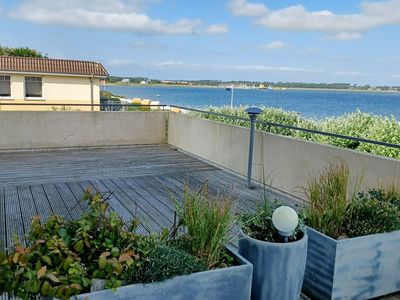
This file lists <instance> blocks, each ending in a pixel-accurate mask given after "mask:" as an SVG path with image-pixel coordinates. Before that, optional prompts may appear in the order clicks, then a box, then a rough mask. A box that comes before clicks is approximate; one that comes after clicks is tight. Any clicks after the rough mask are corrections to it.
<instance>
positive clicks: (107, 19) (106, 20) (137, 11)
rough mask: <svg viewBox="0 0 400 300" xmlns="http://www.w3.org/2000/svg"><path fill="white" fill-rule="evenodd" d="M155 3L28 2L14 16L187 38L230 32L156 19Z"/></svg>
mask: <svg viewBox="0 0 400 300" xmlns="http://www.w3.org/2000/svg"><path fill="white" fill-rule="evenodd" d="M152 2H158V0H150V1H145V0H130V1H128V0H115V1H108V0H91V1H81V0H57V1H54V0H31V1H28V0H24V1H22V3H21V4H20V5H18V7H17V8H16V9H15V10H14V11H12V12H11V13H10V16H11V17H13V18H16V19H22V20H26V21H30V22H34V23H39V24H55V25H64V26H75V27H83V28H89V29H99V30H113V31H125V32H132V33H138V34H172V35H178V34H182V35H183V34H199V33H204V34H208V33H212V34H216V33H225V32H226V30H225V31H224V30H223V29H224V28H223V27H222V26H221V25H211V26H209V27H208V28H206V29H202V28H201V25H202V23H203V22H202V20H199V19H184V18H183V19H180V20H177V21H175V22H166V21H163V20H157V19H152V18H151V17H149V16H148V15H147V14H146V13H145V11H146V6H147V5H148V4H149V3H152ZM213 26H214V27H213ZM225 29H227V28H225ZM218 30H219V32H218ZM210 31H213V32H210Z"/></svg>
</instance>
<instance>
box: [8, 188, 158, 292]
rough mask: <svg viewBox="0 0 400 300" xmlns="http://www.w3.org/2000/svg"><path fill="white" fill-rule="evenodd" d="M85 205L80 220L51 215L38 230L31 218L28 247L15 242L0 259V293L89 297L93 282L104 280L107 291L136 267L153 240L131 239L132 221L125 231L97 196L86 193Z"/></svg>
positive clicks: (122, 280) (36, 223) (104, 200)
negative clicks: (83, 293)
mask: <svg viewBox="0 0 400 300" xmlns="http://www.w3.org/2000/svg"><path fill="white" fill-rule="evenodd" d="M84 200H85V201H87V202H88V206H89V210H88V212H86V213H85V214H84V215H83V216H82V217H81V218H80V219H79V220H76V221H69V222H66V221H65V220H64V219H63V218H61V217H59V216H56V215H54V216H52V217H51V218H50V219H49V220H48V221H47V222H46V223H44V224H41V222H40V219H39V218H34V219H33V222H32V225H31V229H30V232H29V234H28V242H29V245H28V246H27V247H24V246H22V245H21V244H19V242H16V243H15V247H14V249H13V250H12V251H11V253H10V254H9V255H8V256H6V255H5V254H1V255H0V258H1V261H0V269H1V271H2V272H1V276H0V288H1V289H0V293H2V292H7V293H9V294H10V295H15V296H18V297H20V298H23V299H36V295H42V296H55V297H58V298H62V299H67V298H69V297H70V296H72V295H76V294H78V293H80V292H85V291H89V289H90V285H91V279H92V278H100V279H105V280H106V288H116V287H119V286H120V285H122V283H123V282H124V281H125V280H126V271H127V270H128V269H131V268H139V267H140V266H141V264H142V263H143V260H142V256H144V255H145V254H146V253H147V251H149V250H148V249H147V248H146V247H143V245H147V244H148V242H147V240H148V239H152V237H145V236H138V235H136V234H135V232H134V230H135V228H136V226H137V224H138V223H137V222H136V221H133V222H132V224H131V226H130V228H129V229H128V228H126V226H125V224H124V223H123V222H122V220H121V219H120V217H119V216H118V215H117V214H116V213H114V212H110V211H109V209H108V202H107V198H104V197H103V196H102V195H101V194H99V193H96V194H92V193H91V192H90V191H87V192H85V194H84Z"/></svg>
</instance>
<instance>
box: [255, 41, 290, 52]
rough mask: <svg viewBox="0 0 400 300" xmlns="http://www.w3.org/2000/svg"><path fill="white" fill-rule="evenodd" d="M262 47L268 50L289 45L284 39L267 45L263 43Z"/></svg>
mask: <svg viewBox="0 0 400 300" xmlns="http://www.w3.org/2000/svg"><path fill="white" fill-rule="evenodd" d="M261 47H262V48H263V49H266V50H275V49H282V48H286V47H287V45H286V44H285V43H284V42H282V41H275V42H272V43H269V44H266V45H262V46H261Z"/></svg>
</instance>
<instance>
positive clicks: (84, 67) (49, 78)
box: [0, 56, 108, 110]
mask: <svg viewBox="0 0 400 300" xmlns="http://www.w3.org/2000/svg"><path fill="white" fill-rule="evenodd" d="M107 77H108V72H107V71H106V69H105V68H104V67H103V65H102V64H101V63H98V62H92V61H77V60H65V59H50V58H32V57H10V56H0V110H50V109H68V110H69V109H72V110H99V107H98V106H95V107H91V106H73V105H72V104H100V80H104V79H105V78H107ZM8 103H11V104H22V105H4V104H8ZM29 104H41V105H29ZM68 104H69V105H68Z"/></svg>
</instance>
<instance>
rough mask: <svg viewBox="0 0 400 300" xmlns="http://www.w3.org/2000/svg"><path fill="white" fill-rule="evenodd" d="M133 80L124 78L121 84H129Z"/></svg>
mask: <svg viewBox="0 0 400 300" xmlns="http://www.w3.org/2000/svg"><path fill="white" fill-rule="evenodd" d="M129 82H131V80H130V79H129V78H124V79H122V80H121V83H129Z"/></svg>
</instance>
